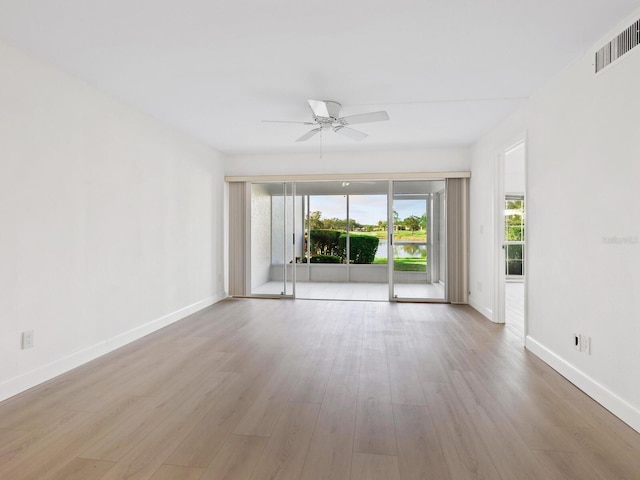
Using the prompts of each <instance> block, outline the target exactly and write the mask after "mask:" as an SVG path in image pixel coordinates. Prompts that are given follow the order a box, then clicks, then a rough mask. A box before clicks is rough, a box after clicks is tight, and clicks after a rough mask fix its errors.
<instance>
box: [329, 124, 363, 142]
mask: <svg viewBox="0 0 640 480" xmlns="http://www.w3.org/2000/svg"><path fill="white" fill-rule="evenodd" d="M333 131H334V132H336V133H339V134H340V135H344V136H345V137H349V138H350V139H352V140H356V141H360V140H364V139H365V138H367V137H368V136H369V135H367V134H366V133H362V132H359V131H358V130H354V129H353V128H349V127H335V128H334V129H333Z"/></svg>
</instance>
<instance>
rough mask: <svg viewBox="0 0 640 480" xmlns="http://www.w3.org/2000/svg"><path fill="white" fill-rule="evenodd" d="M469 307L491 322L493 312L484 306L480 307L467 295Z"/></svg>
mask: <svg viewBox="0 0 640 480" xmlns="http://www.w3.org/2000/svg"><path fill="white" fill-rule="evenodd" d="M469 305H470V306H471V307H473V308H474V309H475V310H477V311H478V312H480V313H481V314H482V315H484V316H485V317H487V319H489V320H491V321H492V322H493V311H492V310H491V309H490V308H487V307H485V306H484V305H480V304H479V303H478V302H476V300H475V298H473V297H472V296H471V295H469Z"/></svg>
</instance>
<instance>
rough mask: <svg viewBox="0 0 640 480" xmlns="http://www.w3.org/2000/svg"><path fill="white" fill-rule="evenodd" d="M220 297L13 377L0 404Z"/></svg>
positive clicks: (4, 386)
mask: <svg viewBox="0 0 640 480" xmlns="http://www.w3.org/2000/svg"><path fill="white" fill-rule="evenodd" d="M223 298H224V296H220V295H218V296H212V297H207V298H205V299H203V300H200V301H198V302H196V303H193V304H191V305H187V306H186V307H183V308H181V309H179V310H176V311H175V312H171V313H169V314H167V315H164V316H162V317H160V318H156V319H155V320H152V321H150V322H147V323H145V324H143V325H139V326H137V327H136V328H133V329H131V330H129V331H127V332H123V333H120V334H118V335H116V336H114V337H110V338H107V339H105V340H104V341H101V342H99V343H96V344H94V345H91V346H90V347H86V348H83V349H82V350H78V351H76V352H73V353H71V354H69V355H65V356H64V357H62V358H59V359H57V360H54V361H52V362H49V363H47V364H45V365H42V366H40V367H38V368H36V369H34V370H31V371H29V372H26V373H24V374H22V375H19V376H17V377H14V378H11V379H9V380H7V381H6V382H3V383H1V384H0V401H2V400H5V399H7V398H9V397H13V396H14V395H17V394H19V393H21V392H24V391H25V390H28V389H30V388H32V387H35V386H36V385H39V384H41V383H43V382H46V381H47V380H51V379H52V378H54V377H57V376H58V375H61V374H63V373H66V372H68V371H70V370H73V369H74V368H77V367H79V366H80V365H83V364H85V363H87V362H90V361H91V360H95V359H96V358H98V357H101V356H102V355H105V354H106V353H109V352H112V351H113V350H116V349H118V348H120V347H122V346H124V345H126V344H128V343H131V342H133V341H135V340H138V339H139V338H142V337H144V336H145V335H149V334H150V333H152V332H155V331H156V330H159V329H161V328H163V327H166V326H167V325H170V324H172V323H174V322H177V321H178V320H182V319H183V318H185V317H187V316H189V315H191V314H192V313H195V312H197V311H199V310H202V309H203V308H206V307H208V306H210V305H213V304H214V303H217V302H219V301H220V300H222V299H223Z"/></svg>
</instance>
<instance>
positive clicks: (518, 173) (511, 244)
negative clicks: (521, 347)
mask: <svg viewBox="0 0 640 480" xmlns="http://www.w3.org/2000/svg"><path fill="white" fill-rule="evenodd" d="M525 153H526V149H525V143H524V142H520V143H518V144H516V145H514V146H513V147H511V148H509V149H507V150H506V151H505V153H504V165H503V176H502V177H503V188H502V189H501V193H500V195H501V196H500V199H501V216H500V220H501V222H500V223H501V228H500V241H501V243H502V255H501V265H500V270H499V272H500V277H501V278H500V282H499V285H500V291H499V298H500V302H501V306H500V307H501V308H500V310H499V311H500V312H501V313H502V315H503V316H502V320H503V321H504V323H505V324H506V325H507V327H508V328H511V329H513V330H514V331H515V332H516V333H517V334H518V335H523V336H524V335H525V279H526V261H525V260H526V216H525V211H526V195H525V193H526V192H525V161H526V158H525Z"/></svg>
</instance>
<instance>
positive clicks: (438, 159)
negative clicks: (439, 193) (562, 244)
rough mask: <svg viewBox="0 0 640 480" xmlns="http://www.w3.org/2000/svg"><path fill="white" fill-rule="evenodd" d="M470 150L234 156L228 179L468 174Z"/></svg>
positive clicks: (227, 163) (228, 161) (227, 168)
mask: <svg viewBox="0 0 640 480" xmlns="http://www.w3.org/2000/svg"><path fill="white" fill-rule="evenodd" d="M469 168H470V152H469V149H467V148H449V149H446V148H443V149H429V150H408V151H381V152H359V153H355V152H349V153H344V152H342V153H340V152H325V153H323V155H322V158H320V154H319V153H317V154H288V155H276V154H266V155H232V156H228V157H227V158H226V160H225V174H226V175H303V174H333V173H404V172H450V171H468V170H469Z"/></svg>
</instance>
